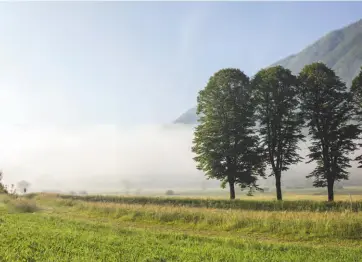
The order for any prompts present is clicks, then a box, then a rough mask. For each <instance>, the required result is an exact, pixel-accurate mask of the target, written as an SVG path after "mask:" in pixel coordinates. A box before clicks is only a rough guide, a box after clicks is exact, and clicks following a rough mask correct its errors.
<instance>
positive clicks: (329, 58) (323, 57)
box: [174, 19, 362, 124]
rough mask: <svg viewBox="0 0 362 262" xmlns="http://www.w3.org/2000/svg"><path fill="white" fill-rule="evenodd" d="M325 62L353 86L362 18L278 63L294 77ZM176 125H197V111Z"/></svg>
mask: <svg viewBox="0 0 362 262" xmlns="http://www.w3.org/2000/svg"><path fill="white" fill-rule="evenodd" d="M313 62H324V63H325V64H327V65H328V66H329V67H330V68H332V69H333V70H334V71H335V72H336V74H337V75H338V76H339V77H341V79H342V80H343V81H345V82H346V84H347V85H348V86H350V84H351V82H352V79H353V78H354V77H355V76H356V75H357V73H358V72H359V70H360V67H361V65H362V19H361V20H359V21H357V22H355V23H353V24H350V25H348V26H346V27H344V28H341V29H338V30H335V31H332V32H330V33H328V34H327V35H325V36H324V37H322V38H320V39H319V40H317V41H316V42H315V43H313V44H312V45H310V46H308V47H306V48H305V49H303V50H302V51H301V52H299V53H298V54H295V55H291V56H288V57H286V58H284V59H282V60H280V61H278V62H276V63H274V64H272V65H271V66H274V65H281V66H283V67H285V68H288V69H290V70H291V71H292V72H293V73H294V74H298V73H299V72H300V70H301V69H302V68H303V67H304V66H305V65H307V64H311V63H313ZM174 123H180V124H195V123H197V116H196V108H191V109H189V110H188V111H186V112H185V113H184V114H182V115H181V116H180V117H179V118H177V119H176V120H175V121H174Z"/></svg>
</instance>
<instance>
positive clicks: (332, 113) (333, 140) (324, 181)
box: [299, 63, 360, 201]
mask: <svg viewBox="0 0 362 262" xmlns="http://www.w3.org/2000/svg"><path fill="white" fill-rule="evenodd" d="M299 82H300V94H301V99H302V102H301V105H302V106H301V108H302V112H303V115H304V119H305V121H306V124H307V126H308V127H309V135H310V136H311V140H312V145H311V146H310V147H309V150H310V153H309V155H308V157H309V162H308V163H310V162H313V161H314V162H316V164H317V166H316V168H315V169H314V171H313V172H312V173H311V174H310V175H309V176H308V177H314V186H316V187H327V189H328V201H333V200H334V190H333V187H334V183H335V181H340V180H344V179H348V175H349V173H348V171H347V168H349V167H350V160H351V158H350V156H349V155H350V154H351V153H352V152H354V151H355V150H356V148H357V145H356V144H355V141H354V140H355V139H357V138H358V136H359V134H360V129H359V126H358V125H357V124H352V123H351V120H352V119H353V116H354V110H353V103H352V94H351V92H349V91H348V90H347V87H346V84H345V83H343V82H342V81H341V80H340V78H339V77H338V76H336V74H335V73H334V71H333V70H332V69H330V68H328V67H327V66H326V65H325V64H323V63H313V64H311V65H307V66H305V67H304V68H303V70H302V71H301V73H300V74H299Z"/></svg>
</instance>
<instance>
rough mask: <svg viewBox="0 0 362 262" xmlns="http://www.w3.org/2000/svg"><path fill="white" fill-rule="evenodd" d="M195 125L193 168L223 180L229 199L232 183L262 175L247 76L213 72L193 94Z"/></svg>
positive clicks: (251, 180) (252, 180)
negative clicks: (196, 118) (196, 121)
mask: <svg viewBox="0 0 362 262" xmlns="http://www.w3.org/2000/svg"><path fill="white" fill-rule="evenodd" d="M197 102H198V106H197V115H198V116H199V123H200V124H199V125H198V126H197V127H196V130H195V133H194V140H193V144H194V146H193V148H192V151H193V152H194V153H195V154H196V157H195V158H194V160H195V161H196V162H197V168H198V169H199V170H202V171H204V172H205V175H206V176H207V177H208V178H216V179H218V180H220V181H221V182H222V183H221V186H222V187H223V188H224V187H225V186H226V185H227V184H228V185H229V190H230V199H235V185H239V186H240V187H242V188H245V187H249V186H254V187H255V188H258V186H257V184H256V182H257V179H258V176H264V169H265V166H264V163H263V158H262V154H261V153H262V150H261V148H260V147H259V141H258V136H256V135H255V134H254V133H255V130H254V127H255V115H254V106H253V97H252V88H251V85H250V80H249V77H247V76H246V75H245V74H244V73H243V72H241V71H240V70H239V69H233V68H229V69H222V70H220V71H218V72H217V73H215V74H214V75H213V76H212V77H211V78H210V80H209V82H208V83H207V85H206V87H205V88H204V89H203V90H201V91H200V92H199V95H198V98H197Z"/></svg>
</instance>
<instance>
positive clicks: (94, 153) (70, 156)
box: [0, 124, 359, 192]
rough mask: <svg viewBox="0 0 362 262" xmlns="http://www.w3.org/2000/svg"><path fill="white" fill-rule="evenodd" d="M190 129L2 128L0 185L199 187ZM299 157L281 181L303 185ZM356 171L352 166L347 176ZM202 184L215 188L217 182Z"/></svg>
mask: <svg viewBox="0 0 362 262" xmlns="http://www.w3.org/2000/svg"><path fill="white" fill-rule="evenodd" d="M193 130H194V127H193V126H191V125H182V124H178V125H164V126H161V125H147V126H138V127H134V128H121V127H118V126H114V125H93V126H91V125H90V126H82V127H74V126H65V127H58V128H56V127H26V126H13V127H11V128H10V127H8V128H5V127H3V128H1V130H0V144H1V145H2V150H1V151H0V163H1V165H0V168H1V169H2V171H3V172H4V182H5V183H6V184H11V183H14V184H16V183H17V182H18V181H20V180H26V181H29V182H30V183H31V188H30V189H31V191H41V190H60V191H69V190H87V191H93V192H122V191H123V190H124V184H125V181H128V183H129V184H130V186H129V187H130V192H134V191H136V190H142V191H145V190H146V191H147V190H149V189H162V190H163V189H168V188H191V189H201V187H202V183H203V182H202V181H205V178H204V176H203V173H202V172H201V171H198V170H197V169H196V163H195V162H194V161H193V159H192V157H193V153H192V152H191V146H192V138H193ZM301 148H302V155H305V153H306V148H307V143H301ZM304 162H305V161H304ZM304 162H302V163H299V164H298V165H295V166H293V167H292V168H291V169H290V171H287V172H285V173H284V174H283V181H284V182H285V184H286V185H299V186H301V185H302V186H303V185H306V182H307V180H306V179H305V176H306V175H307V174H308V173H309V172H310V171H311V170H312V169H313V166H314V165H313V164H305V163H304ZM358 172H359V170H357V169H354V170H352V173H353V174H352V178H353V177H358ZM352 182H353V181H352ZM272 184H273V180H272V178H269V179H267V180H264V179H262V180H261V181H260V185H269V186H270V185H272ZM207 185H208V188H210V187H213V188H217V187H219V182H218V181H208V182H207Z"/></svg>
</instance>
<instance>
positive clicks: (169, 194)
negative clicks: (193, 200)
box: [166, 190, 175, 196]
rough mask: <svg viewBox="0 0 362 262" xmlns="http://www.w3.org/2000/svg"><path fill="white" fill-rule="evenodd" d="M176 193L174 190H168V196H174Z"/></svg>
mask: <svg viewBox="0 0 362 262" xmlns="http://www.w3.org/2000/svg"><path fill="white" fill-rule="evenodd" d="M174 194H175V192H174V191H173V190H167V191H166V196H173V195H174Z"/></svg>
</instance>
